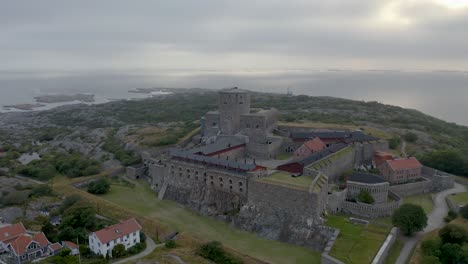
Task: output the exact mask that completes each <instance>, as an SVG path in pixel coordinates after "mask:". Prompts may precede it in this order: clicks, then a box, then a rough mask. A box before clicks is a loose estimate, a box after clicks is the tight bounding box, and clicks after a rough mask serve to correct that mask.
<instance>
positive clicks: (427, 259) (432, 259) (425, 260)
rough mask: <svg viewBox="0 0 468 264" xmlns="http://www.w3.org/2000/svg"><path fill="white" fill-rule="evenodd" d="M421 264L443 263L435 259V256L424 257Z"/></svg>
mask: <svg viewBox="0 0 468 264" xmlns="http://www.w3.org/2000/svg"><path fill="white" fill-rule="evenodd" d="M421 263H424V264H442V262H440V260H439V258H438V257H435V256H423V257H422V259H421Z"/></svg>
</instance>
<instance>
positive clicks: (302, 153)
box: [294, 137, 327, 160]
mask: <svg viewBox="0 0 468 264" xmlns="http://www.w3.org/2000/svg"><path fill="white" fill-rule="evenodd" d="M326 147H327V146H326V145H325V144H324V143H323V142H322V140H320V138H318V137H316V138H314V139H312V140H309V141H306V142H304V144H302V145H301V146H300V147H299V148H297V149H296V151H294V159H296V160H299V159H302V158H305V157H307V156H309V155H310V154H312V153H315V152H319V151H321V150H323V149H325V148H326Z"/></svg>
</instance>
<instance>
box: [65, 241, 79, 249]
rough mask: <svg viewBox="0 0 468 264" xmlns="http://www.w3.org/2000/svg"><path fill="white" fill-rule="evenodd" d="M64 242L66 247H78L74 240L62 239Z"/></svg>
mask: <svg viewBox="0 0 468 264" xmlns="http://www.w3.org/2000/svg"><path fill="white" fill-rule="evenodd" d="M62 244H63V245H64V246H66V247H69V248H71V249H75V248H78V246H77V245H76V244H75V243H73V242H70V241H62Z"/></svg>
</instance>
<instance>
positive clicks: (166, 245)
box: [164, 240, 177, 248]
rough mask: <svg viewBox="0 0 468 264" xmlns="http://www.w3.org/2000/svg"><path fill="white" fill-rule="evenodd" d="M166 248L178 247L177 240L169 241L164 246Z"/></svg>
mask: <svg viewBox="0 0 468 264" xmlns="http://www.w3.org/2000/svg"><path fill="white" fill-rule="evenodd" d="M164 246H165V247H166V248H175V247H176V246H177V244H176V242H175V240H169V241H167V242H166V243H165V244H164Z"/></svg>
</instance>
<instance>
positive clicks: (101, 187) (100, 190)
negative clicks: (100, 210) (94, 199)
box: [88, 178, 110, 194]
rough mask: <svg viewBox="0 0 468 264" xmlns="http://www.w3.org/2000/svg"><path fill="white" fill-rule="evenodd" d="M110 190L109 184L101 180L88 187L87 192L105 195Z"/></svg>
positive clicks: (103, 179) (105, 180)
mask: <svg viewBox="0 0 468 264" xmlns="http://www.w3.org/2000/svg"><path fill="white" fill-rule="evenodd" d="M109 190H110V183H109V181H108V180H107V179H105V178H101V179H99V180H97V181H94V182H91V183H89V185H88V192H89V193H92V194H105V193H107V192H108V191H109Z"/></svg>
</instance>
